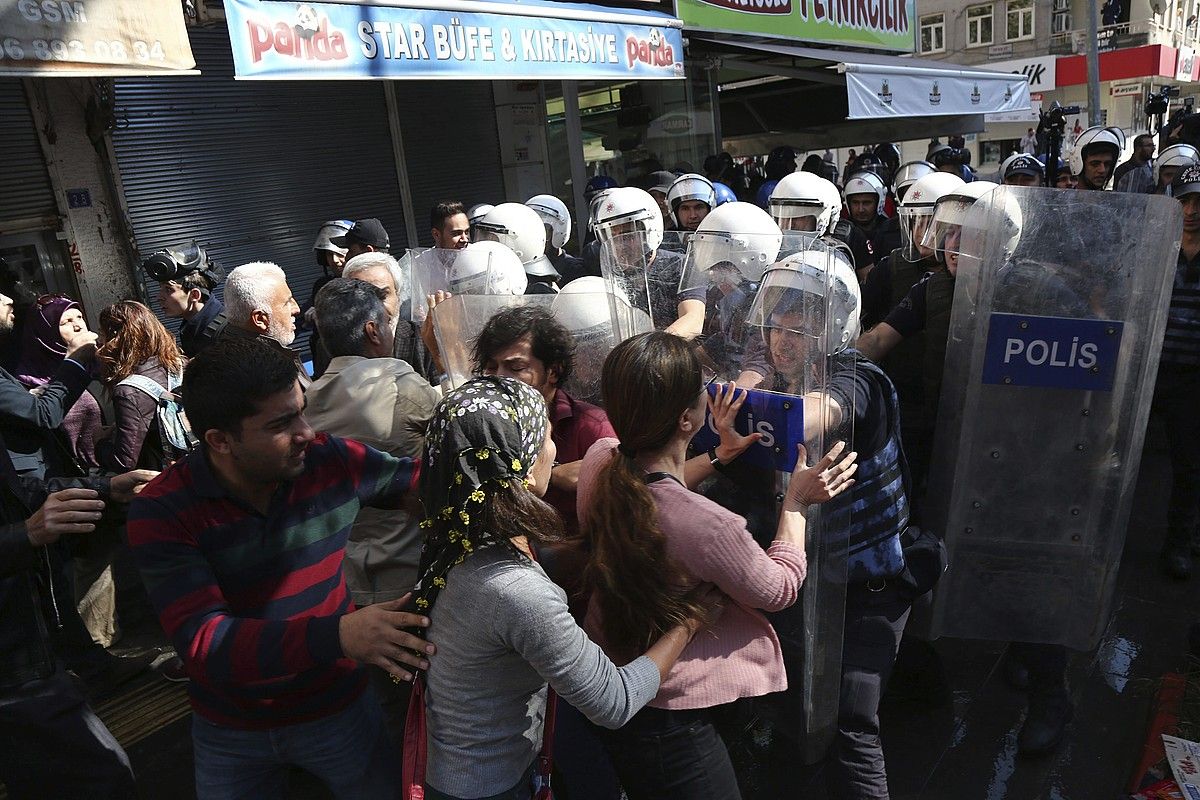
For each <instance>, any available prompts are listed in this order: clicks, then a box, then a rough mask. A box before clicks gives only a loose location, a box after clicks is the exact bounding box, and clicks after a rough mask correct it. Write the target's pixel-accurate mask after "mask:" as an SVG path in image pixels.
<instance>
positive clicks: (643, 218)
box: [592, 186, 663, 253]
mask: <svg viewBox="0 0 1200 800" xmlns="http://www.w3.org/2000/svg"><path fill="white" fill-rule="evenodd" d="M598 197H600V199H599V201H598V202H597V203H596V206H595V210H594V211H593V214H592V216H593V219H594V220H595V223H594V225H593V227H594V228H595V230H596V237H597V238H598V239H599V240H600V241H601V243H603V242H607V241H611V240H612V239H613V237H614V236H619V235H621V234H625V233H641V234H642V235H643V236H644V238H645V248H646V250H647V251H648V252H651V253H652V252H654V251H656V250H658V246H659V245H661V244H662V240H663V218H662V212H661V211H659V208H658V202H657V201H655V199H654V198H653V197H651V196H650V193H649V192H647V191H646V190H644V189H638V188H636V187H633V186H618V187H615V188H613V189H609V190H608V192H606V193H605V194H603V195H602V196H598Z"/></svg>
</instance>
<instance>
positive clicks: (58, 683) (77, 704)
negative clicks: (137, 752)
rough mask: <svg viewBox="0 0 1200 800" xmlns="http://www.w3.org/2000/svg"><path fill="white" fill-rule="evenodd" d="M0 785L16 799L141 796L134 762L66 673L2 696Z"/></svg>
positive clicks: (118, 799)
mask: <svg viewBox="0 0 1200 800" xmlns="http://www.w3.org/2000/svg"><path fill="white" fill-rule="evenodd" d="M0 780H3V781H4V782H5V783H6V784H7V785H8V796H9V797H12V798H46V797H53V798H56V800H73V798H80V800H83V799H84V798H87V800H109V798H111V800H131V798H136V797H137V796H138V795H137V786H136V784H135V782H134V779H133V771H132V770H131V769H130V767H129V757H128V756H126V755H125V751H124V750H122V749H121V745H119V744H118V743H117V740H116V739H114V738H113V735H112V734H111V733H110V732H109V730H108V728H106V727H104V723H103V722H101V721H100V719H99V718H98V717H97V716H96V715H95V713H93V712H92V709H91V708H89V707H88V705H87V702H86V701H84V699H83V696H82V695H80V694H79V692H78V691H77V690H76V689H75V686H74V684H72V683H71V681H70V679H69V678H67V676H66V673H65V672H63V671H62V670H61V669H60V670H59V671H58V672H57V673H56V674H54V675H53V676H51V677H49V678H45V679H42V680H36V681H30V682H29V683H26V684H24V685H23V686H21V687H19V688H17V689H10V690H5V691H4V692H2V693H0Z"/></svg>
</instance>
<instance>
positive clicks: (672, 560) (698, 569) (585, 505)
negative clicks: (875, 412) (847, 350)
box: [579, 333, 855, 800]
mask: <svg viewBox="0 0 1200 800" xmlns="http://www.w3.org/2000/svg"><path fill="white" fill-rule="evenodd" d="M601 391H602V393H603V396H604V404H605V410H606V412H607V413H608V416H609V420H610V421H611V422H612V425H613V428H614V429H615V430H616V432H617V435H618V436H619V437H620V441H619V443H618V441H617V440H615V439H602V440H600V441H599V442H597V443H596V444H595V445H593V446H592V448H591V449H590V450H589V451H588V454H587V456H586V457H585V458H584V461H583V467H582V470H581V477H580V483H579V517H580V521H581V523H582V528H583V532H584V535H585V537H586V538H587V540H588V542H589V544H590V546H591V548H592V553H591V559H590V561H589V563H588V568H587V573H586V583H587V586H588V589H589V590H590V592H591V595H590V601H589V608H588V616H587V619H586V622H585V628H586V629H587V631H588V633H589V634H590V635H591V636H592V638H593V639H595V640H596V641H597V642H598V643H599V644H600V645H601V646H602V647H603V648H604V651H605V652H606V653H607V654H608V655H609V657H610V658H612V660H613V661H614V662H615V663H617V664H624V663H626V662H628V661H629V660H630V658H632V657H633V656H634V655H636V654H637V653H639V652H640V651H641V649H642V648H644V647H645V645H646V644H647V643H649V642H652V641H654V640H655V639H656V638H657V637H659V636H661V635H662V633H663V631H666V630H669V629H671V628H672V626H675V625H677V624H679V623H680V622H681V621H683V620H686V619H689V618H692V617H693V616H694V615H696V613H697V611H698V610H697V608H696V607H695V604H694V602H693V601H692V600H691V599H690V597H689V595H688V592H689V591H690V590H692V589H693V587H695V586H696V585H698V584H702V583H712V584H714V585H715V586H716V587H717V588H718V589H719V590H720V591H721V592H722V593H723V594H724V595H726V596H728V597H729V598H730V599H731V600H732V601H733V602H731V603H729V605H728V607H727V608H725V609H724V611H723V613H722V615H721V616H720V617H719V618H717V619H716V620H713V621H712V622H711V625H710V627H709V629H708V630H707V631H706V632H705V633H704V634H702V635H701V636H698V637H696V638H695V639H693V640H692V641H691V643H689V644H688V646H687V647H686V648H684V651H683V653H682V655H681V656H680V657H679V660H678V662H677V663H676V664H675V666H674V667H673V668H672V669H671V671H670V672H669V673H668V674H667V676H666V677H665V678H664V679H663V681H662V684H661V685H660V687H659V689H658V693H657V695H656V696H655V697H654V699H653V700H651V701H650V703H649V704H648V705H647V707H646V708H644V709H642V710H641V711H640V712H638V713H637V714H636V715H635V716H634V717H633V719H632V720H631V721H630V722H629V723H628V724H626V725H625V726H624V727H623V728H621V729H620V730H616V731H611V732H605V739H606V743H607V745H608V748H609V752H610V754H611V755H612V758H613V762H614V765H615V766H616V769H617V774H618V776H619V777H620V779H621V784H622V786H623V787H624V789H625V792H626V794H627V795H628V796H629V798H630V800H651V799H653V798H664V797H670V798H672V800H732V799H736V798H739V797H740V794H739V791H738V785H737V780H736V777H735V775H734V772H733V767H732V765H731V763H730V760H729V754H728V752H727V751H726V750H725V747H724V745H723V744H722V742H721V739H720V736H719V735H718V734H717V731H716V727H715V724H714V720H715V718H716V717H717V716H718V715H719V714H720V708H721V707H722V706H725V705H727V704H730V703H733V702H734V701H736V700H739V699H741V698H744V697H755V696H760V695H765V694H768V693H770V692H778V691H782V690H783V689H785V688H787V679H786V676H785V673H784V665H783V655H782V652H781V650H780V645H779V640H778V638H776V636H775V632H774V631H773V630H772V628H771V626H770V624H769V623H768V622H767V619H766V617H765V616H764V615H763V613H762V612H763V611H778V610H781V609H783V608H787V607H788V606H790V605H792V604H793V603H795V602H796V600H797V598H798V597H799V590H800V584H801V583H802V582H803V580H804V576H805V571H806V566H807V565H806V561H805V553H804V532H805V520H804V514H805V511H806V509H807V507H808V505H809V504H811V503H819V502H823V501H825V500H827V499H829V498H830V497H833V496H834V495H837V494H840V493H841V492H842V491H844V490H845V489H846V488H847V487H848V486H850V485H851V484H852V483H853V481H852V480H851V476H852V475H853V474H854V471H855V465H854V458H855V454H853V453H851V454H850V455H848V456H846V457H845V458H844V459H842V460H841V461H840V462H839V463H837V464H834V462H835V460H837V459H838V458H839V457H840V455H841V451H842V447H843V446H842V445H840V444H839V445H837V446H835V447H834V449H833V450H831V451H830V453H829V454H828V455H827V456H826V457H825V458H824V459H822V461H821V462H820V463H818V464H817V465H816V466H815V467H812V468H810V469H803V470H797V471H796V472H794V473H793V474H792V478H791V481H790V482H789V484H788V490H787V492H786V494H785V496H784V501H783V510H782V512H781V514H780V518H779V525H778V529H777V532H776V537H775V541H774V542H773V543H772V544H771V546H770V547H769V548H768V549H767V550H766V551H765V552H764V551H763V549H762V547H760V546H759V545H758V543H756V542H755V541H754V539H753V537H752V536H751V535H750V532H749V531H748V530H746V521H745V520H744V519H743V518H741V517H739V516H737V515H736V514H734V513H732V512H730V511H727V510H726V509H724V508H721V507H720V506H718V505H717V504H715V503H713V502H712V501H710V500H708V499H707V498H705V497H703V496H701V495H699V494H697V493H695V492H693V491H691V490H690V489H689V488H688V487H689V486H694V485H695V484H696V483H698V482H699V480H700V479H702V478H703V477H706V473H705V471H704V468H705V467H707V468H708V474H711V469H712V468H713V467H718V468H719V467H721V466H724V463H727V462H728V460H732V459H733V458H735V457H736V456H738V455H740V454H741V452H742V451H744V450H745V449H746V448H747V447H749V446H750V444H752V443H754V441H756V438H757V437H739V436H737V435H736V434H734V433H732V422H733V417H734V415H736V412H737V409H738V408H739V407H740V406H741V403H742V400H743V398H744V393H743V395H742V396H740V397H739V396H737V389H736V387H735V386H732V385H729V386H725V387H722V388H721V389H720V390H719V391H718V392H717V397H716V399H715V400H714V401H711V402H712V406H713V418H714V421H715V422H716V425H717V427H718V430H720V431H721V433H722V446H721V447H719V448H717V449H716V450H714V451H712V452H711V453H710V455H709V456H698V457H696V458H693V459H691V461H685V459H686V454H687V446H688V443H689V442H690V441H691V439H692V437H693V436H694V435H695V433H696V432H697V431H698V430H699V428H700V426H701V425H703V424H704V416H705V413H704V412H705V405H706V403H707V402H709V401H708V393H707V392H706V391H705V387H704V385H703V382H702V379H701V369H700V363H699V361H698V359H697V357H696V355H695V353H694V351H693V350H692V348H691V346H690V345H689V344H688V343H687V342H685V341H684V340H682V339H679V338H678V337H675V336H671V335H669V334H665V333H647V334H643V335H640V336H635V337H633V338H632V339H628V340H626V341H624V342H622V343H621V344H619V345H618V346H617V347H616V348H614V349H613V351H612V353H610V354H609V356H608V359H607V360H606V361H605V363H604V371H603V375H602V377H601ZM800 449H801V452H800V461H799V463H801V464H804V463H806V462H805V454H804V452H803V446H801V448H800ZM710 464H711V465H712V466H709V465H710Z"/></svg>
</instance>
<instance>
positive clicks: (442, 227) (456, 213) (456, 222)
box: [429, 200, 494, 250]
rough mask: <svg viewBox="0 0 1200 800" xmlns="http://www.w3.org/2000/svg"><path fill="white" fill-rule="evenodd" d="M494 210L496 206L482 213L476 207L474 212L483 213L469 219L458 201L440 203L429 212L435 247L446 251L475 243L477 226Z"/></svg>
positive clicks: (430, 232) (430, 230)
mask: <svg viewBox="0 0 1200 800" xmlns="http://www.w3.org/2000/svg"><path fill="white" fill-rule="evenodd" d="M492 208H494V206H492V207H488V209H487V210H486V211H482V210H481V209H479V207H478V206H476V207H475V208H474V209H472V210H473V211H477V212H481V213H478V216H476V217H472V218H469V217H468V216H467V210H466V209H465V208H464V207H463V204H462V203H460V202H458V201H457V200H448V201H445V202H441V203H438V204H437V205H435V206H434V207H433V208H432V209H430V211H429V234H430V235H431V236H432V237H433V246H434V247H440V248H442V249H444V250H461V249H463V248H464V247H466V246H467V245H468V244H470V243H471V242H472V241H473V239H474V237H473V236H472V233H473V231H474V229H475V225H476V224H478V222H479V220H481V219H483V218H484V217H485V216H487V214H488V212H490V211H491V210H492Z"/></svg>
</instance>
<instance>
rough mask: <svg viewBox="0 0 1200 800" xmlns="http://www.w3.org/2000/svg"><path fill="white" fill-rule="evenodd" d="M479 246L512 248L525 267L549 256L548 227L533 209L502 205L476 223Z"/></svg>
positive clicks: (512, 204) (519, 204) (516, 205)
mask: <svg viewBox="0 0 1200 800" xmlns="http://www.w3.org/2000/svg"><path fill="white" fill-rule="evenodd" d="M475 227H476V229H477V231H478V240H479V241H480V242H499V243H500V244H503V245H505V246H507V247H509V248H510V249H511V250H512V251H513V252H514V253H516V254H517V258H518V259H520V261H521V263H522V264H529V263H531V262H533V261H535V260H536V259H538V258H543V257H544V256H545V255H546V226H545V225H544V224H543V223H542V218H541V217H539V216H538V214H537V212H536V211H534V210H533V209H532V208H530V207H529V206H526V205H522V204H521V203H501V204H500V205H498V206H496V207H495V208H493V209H492V210H491V211H489V212H488V213H486V214H484V215H483V217H482V218H481V219H480V220H479V222H477V223H476V226H475Z"/></svg>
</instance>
